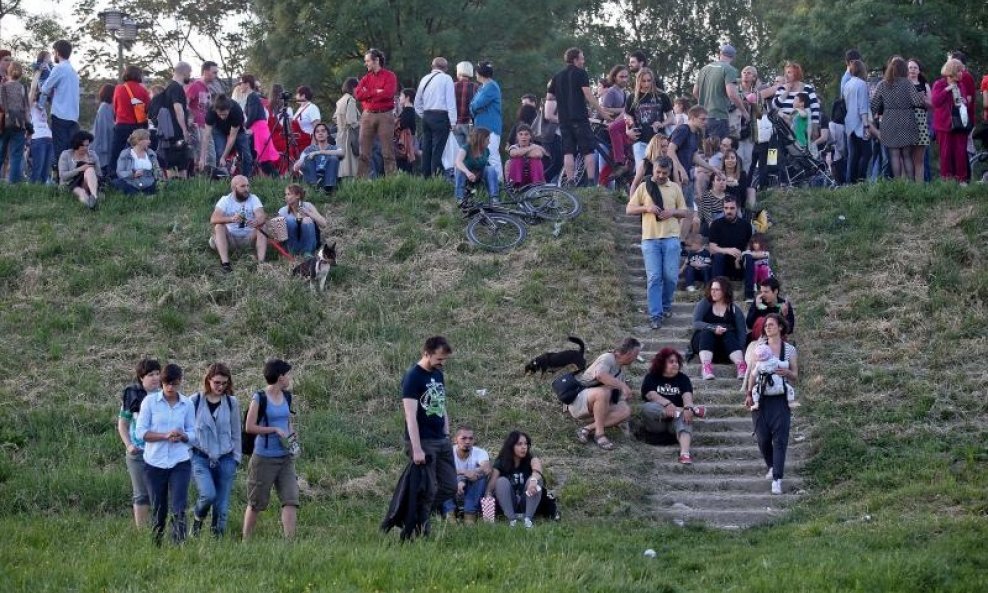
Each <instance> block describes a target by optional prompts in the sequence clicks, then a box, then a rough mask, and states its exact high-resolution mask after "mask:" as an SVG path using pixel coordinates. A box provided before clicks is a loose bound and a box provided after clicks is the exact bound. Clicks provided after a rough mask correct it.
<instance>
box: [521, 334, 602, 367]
mask: <svg viewBox="0 0 988 593" xmlns="http://www.w3.org/2000/svg"><path fill="white" fill-rule="evenodd" d="M567 339H568V340H569V341H570V342H573V343H574V344H576V345H577V346H579V347H580V349H579V350H562V351H560V352H543V353H542V354H539V355H538V356H536V357H535V358H533V359H532V360H531V361H529V363H528V364H526V365H525V374H534V373H536V372H541V373H542V374H543V375H544V374H546V373H547V372H551V371H555V370H558V369H561V368H563V367H566V366H569V365H574V366H576V370H577V372H579V371H582V370H584V369H585V368H587V359H586V358H584V353H585V352H586V351H587V347H586V346H585V345H584V344H583V340H581V339H580V338H577V337H574V336H569V337H568V338H567Z"/></svg>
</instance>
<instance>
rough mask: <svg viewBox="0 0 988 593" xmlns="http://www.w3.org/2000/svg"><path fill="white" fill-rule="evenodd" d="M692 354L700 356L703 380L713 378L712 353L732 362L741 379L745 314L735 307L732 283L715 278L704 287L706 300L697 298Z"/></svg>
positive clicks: (745, 371) (743, 374)
mask: <svg viewBox="0 0 988 593" xmlns="http://www.w3.org/2000/svg"><path fill="white" fill-rule="evenodd" d="M693 329H695V330H696V331H695V332H694V333H693V339H692V340H691V345H692V348H693V351H694V352H699V353H700V363H701V364H702V366H703V369H702V370H703V378H704V380H709V379H713V378H714V367H713V362H714V353H715V352H719V353H723V354H724V355H726V356H727V357H728V358H730V359H731V362H733V363H734V365H735V366H736V367H737V377H738V379H744V377H745V374H746V373H747V372H748V367H747V365H746V364H745V362H744V357H743V355H742V354H741V346H742V344H744V339H745V336H746V335H747V333H748V332H747V326H745V323H744V313H742V312H741V307H738V306H737V305H735V304H734V288H733V287H732V286H731V281H730V280H728V279H727V278H725V277H723V276H717V277H716V278H714V279H713V280H711V281H710V284H708V285H707V294H706V298H703V299H700V300H699V301H698V302H697V303H696V308H694V309H693Z"/></svg>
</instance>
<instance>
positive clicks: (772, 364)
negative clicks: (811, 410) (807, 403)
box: [751, 344, 799, 410]
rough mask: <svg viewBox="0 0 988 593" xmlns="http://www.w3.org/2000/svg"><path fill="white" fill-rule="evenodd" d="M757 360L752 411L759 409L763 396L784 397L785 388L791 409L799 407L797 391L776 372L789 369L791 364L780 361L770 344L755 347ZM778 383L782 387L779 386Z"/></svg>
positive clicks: (752, 390)
mask: <svg viewBox="0 0 988 593" xmlns="http://www.w3.org/2000/svg"><path fill="white" fill-rule="evenodd" d="M755 359H756V360H757V362H756V363H755V386H754V387H753V388H752V389H751V399H752V400H753V401H754V405H752V406H751V409H752V410H757V409H758V402H759V400H760V399H761V398H762V396H763V395H782V389H783V388H784V389H785V394H786V400H787V401H788V402H789V407H790V408H794V407H796V406H798V405H799V404H797V403H796V401H795V400H796V390H795V389H793V387H792V385H790V384H789V382H788V381H785V380H783V379H782V378H781V377H779V376H777V375H775V372H776V371H778V370H779V369H788V368H789V362H788V361H781V360H779V358H778V357H777V356H775V354H774V353H773V352H772V348H771V347H769V345H768V344H759V345H757V346H755ZM777 381H778V382H780V383H781V385H777V384H776V382H777Z"/></svg>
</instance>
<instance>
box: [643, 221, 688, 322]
mask: <svg viewBox="0 0 988 593" xmlns="http://www.w3.org/2000/svg"><path fill="white" fill-rule="evenodd" d="M681 251H682V249H681V248H680V245H679V237H666V238H664V239H643V240H642V257H643V258H645V277H646V280H645V283H646V286H647V290H648V316H649V317H651V318H653V319H654V318H656V317H661V316H662V313H663V312H665V311H672V298H673V297H674V296H675V295H676V282H677V281H678V279H679V254H680V252H681Z"/></svg>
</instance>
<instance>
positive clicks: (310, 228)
mask: <svg viewBox="0 0 988 593" xmlns="http://www.w3.org/2000/svg"><path fill="white" fill-rule="evenodd" d="M285 227H286V229H287V230H288V241H287V243H288V245H287V247H288V251H289V252H290V253H294V254H296V255H297V254H299V253H313V252H315V250H316V225H315V223H314V222H312V219H308V220H307V221H306V222H302V223H301V224H299V222H298V219H297V218H295V217H294V216H286V217H285Z"/></svg>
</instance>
